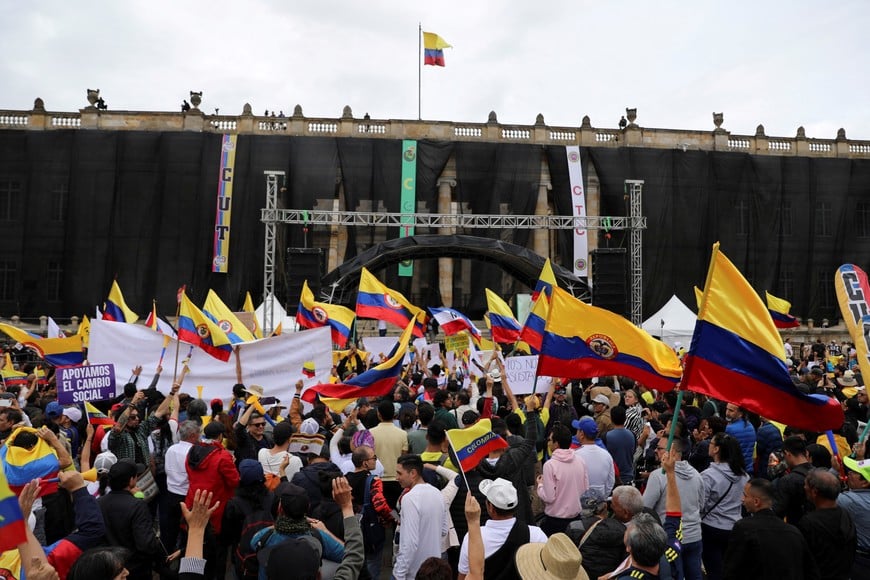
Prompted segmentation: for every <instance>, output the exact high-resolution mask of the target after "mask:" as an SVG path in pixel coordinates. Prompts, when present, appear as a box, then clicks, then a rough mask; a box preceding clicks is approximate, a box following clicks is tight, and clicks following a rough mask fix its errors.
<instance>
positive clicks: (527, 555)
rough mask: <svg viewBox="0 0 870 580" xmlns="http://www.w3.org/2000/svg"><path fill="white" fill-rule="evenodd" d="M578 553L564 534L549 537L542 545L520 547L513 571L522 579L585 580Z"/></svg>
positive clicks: (584, 572) (581, 561)
mask: <svg viewBox="0 0 870 580" xmlns="http://www.w3.org/2000/svg"><path fill="white" fill-rule="evenodd" d="M582 563H583V556H581V555H580V550H579V549H578V548H577V546H576V545H575V544H574V542H572V541H571V538H569V537H568V536H566V535H565V534H561V533H560V534H553V535H552V536H550V538H549V539H548V540H547V543H546V544H541V543H535V544H526V545H525V546H520V549H519V550H517V555H516V564H517V571H518V572H519V574H520V577H522V578H523V579H530V578H534V579H536V580H537V579H538V578H541V579H552V580H569V579H571V580H575V579H576V580H589V574H587V573H586V570H584V569H583V566H582V565H581V564H582Z"/></svg>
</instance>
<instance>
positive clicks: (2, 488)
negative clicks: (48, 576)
mask: <svg viewBox="0 0 870 580" xmlns="http://www.w3.org/2000/svg"><path fill="white" fill-rule="evenodd" d="M26 541H27V536H26V532H25V531H24V518H23V517H22V516H21V508H20V507H19V505H18V497H16V495H15V494H14V493H12V490H11V489H9V483H8V482H7V481H6V475H5V474H4V473H3V472H2V470H0V552H5V551H6V550H13V549H15V548H16V547H18V544H23V543H24V542H26Z"/></svg>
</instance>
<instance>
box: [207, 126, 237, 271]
mask: <svg viewBox="0 0 870 580" xmlns="http://www.w3.org/2000/svg"><path fill="white" fill-rule="evenodd" d="M237 139H238V135H224V136H223V139H222V140H221V166H220V173H219V174H218V191H217V210H216V211H215V218H214V256H213V257H212V261H211V271H212V272H217V273H219V274H226V273H227V271H228V270H229V267H230V217H231V216H232V211H233V171H234V170H235V167H236V140H237Z"/></svg>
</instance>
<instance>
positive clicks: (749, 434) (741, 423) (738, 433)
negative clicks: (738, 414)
mask: <svg viewBox="0 0 870 580" xmlns="http://www.w3.org/2000/svg"><path fill="white" fill-rule="evenodd" d="M725 432H726V433H728V434H729V435H731V436H732V437H734V438H735V439H737V442H738V443H740V450H741V451H742V452H743V460H744V461H745V462H746V472H747V473H748V474H749V475H752V474H753V473H755V471H754V470H753V469H752V452H753V451H755V427H753V426H752V423H750V422H749V421H747V420H746V419H739V420H737V421H732V422H731V423H728V426H727V427H725ZM766 463H767V459H765V464H766Z"/></svg>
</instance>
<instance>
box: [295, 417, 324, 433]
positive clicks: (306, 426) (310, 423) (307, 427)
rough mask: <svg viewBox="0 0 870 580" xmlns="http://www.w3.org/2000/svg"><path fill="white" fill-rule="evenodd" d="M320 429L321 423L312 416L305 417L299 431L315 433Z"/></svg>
mask: <svg viewBox="0 0 870 580" xmlns="http://www.w3.org/2000/svg"><path fill="white" fill-rule="evenodd" d="M318 431H320V424H319V423H318V422H317V420H316V419H314V418H312V417H309V418H307V419H305V420H304V421H302V424H301V425H299V432H300V433H305V434H306V435H314V434H316V433H317V432H318Z"/></svg>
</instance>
